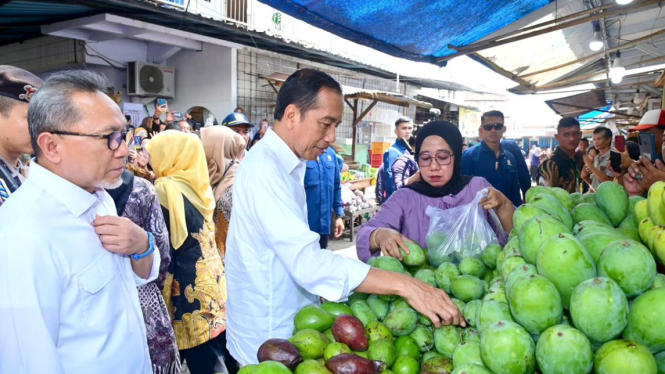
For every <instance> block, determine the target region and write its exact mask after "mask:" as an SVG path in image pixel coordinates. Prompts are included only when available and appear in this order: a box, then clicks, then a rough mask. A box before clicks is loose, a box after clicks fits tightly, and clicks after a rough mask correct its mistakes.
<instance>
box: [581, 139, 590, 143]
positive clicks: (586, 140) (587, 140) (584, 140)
mask: <svg viewBox="0 0 665 374" xmlns="http://www.w3.org/2000/svg"><path fill="white" fill-rule="evenodd" d="M581 142H585V143H588V142H589V139H587V138H582V139H580V143H581Z"/></svg>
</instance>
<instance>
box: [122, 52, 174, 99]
mask: <svg viewBox="0 0 665 374" xmlns="http://www.w3.org/2000/svg"><path fill="white" fill-rule="evenodd" d="M127 95H130V96H159V97H164V98H168V99H172V98H174V97H175V69H174V68H172V67H168V66H161V65H155V64H148V63H145V62H140V61H136V62H129V63H128V64H127Z"/></svg>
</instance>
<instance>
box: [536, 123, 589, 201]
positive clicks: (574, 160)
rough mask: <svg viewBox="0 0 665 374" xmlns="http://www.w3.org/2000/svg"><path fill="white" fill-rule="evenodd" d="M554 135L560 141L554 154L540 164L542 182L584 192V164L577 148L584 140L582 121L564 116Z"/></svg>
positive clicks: (571, 190) (548, 185) (549, 185)
mask: <svg viewBox="0 0 665 374" xmlns="http://www.w3.org/2000/svg"><path fill="white" fill-rule="evenodd" d="M556 131H557V134H556V135H555V136H554V137H555V139H556V140H557V141H558V142H559V146H558V147H556V150H555V151H554V153H552V156H551V157H550V158H548V159H547V160H545V161H543V162H542V163H541V164H540V180H541V184H544V185H545V186H547V187H561V188H563V189H564V190H566V191H568V192H570V193H573V192H582V188H581V183H582V178H581V176H580V172H581V170H582V167H583V166H584V161H583V160H582V157H581V156H579V155H576V154H575V150H576V149H577V147H578V146H579V145H580V140H582V131H580V123H579V122H577V120H576V119H575V118H572V117H564V118H561V120H559V125H558V126H557V128H556Z"/></svg>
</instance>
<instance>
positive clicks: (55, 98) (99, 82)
mask: <svg viewBox="0 0 665 374" xmlns="http://www.w3.org/2000/svg"><path fill="white" fill-rule="evenodd" d="M108 86H109V84H108V81H107V80H106V78H104V77H103V76H101V75H99V74H97V73H93V72H91V71H88V70H65V71H61V72H57V73H55V74H53V75H51V76H49V77H48V79H46V81H45V82H44V85H42V87H41V88H40V89H39V91H37V93H36V94H35V95H34V96H33V97H32V99H30V106H29V107H28V125H29V126H28V128H29V129H30V141H31V142H32V148H33V149H34V150H35V155H37V156H39V155H40V154H41V150H40V149H39V145H38V144H37V139H38V138H39V135H41V134H42V133H45V132H53V131H65V130H67V128H69V127H71V126H72V125H74V124H76V123H78V122H79V121H81V120H82V119H83V118H82V114H81V112H80V110H79V108H78V105H77V104H76V103H75V102H74V101H72V96H73V94H75V93H77V92H89V93H95V92H97V91H100V92H106V88H107V87H108Z"/></svg>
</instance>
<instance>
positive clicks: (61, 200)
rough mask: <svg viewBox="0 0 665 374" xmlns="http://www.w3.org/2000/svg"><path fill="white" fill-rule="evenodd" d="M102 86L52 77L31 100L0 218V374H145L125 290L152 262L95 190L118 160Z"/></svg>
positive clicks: (121, 153)
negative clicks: (31, 155) (12, 188)
mask: <svg viewBox="0 0 665 374" xmlns="http://www.w3.org/2000/svg"><path fill="white" fill-rule="evenodd" d="M107 86H108V84H107V82H106V81H105V80H104V79H103V78H102V77H101V76H99V75H97V74H95V73H92V72H88V71H67V72H61V73H56V74H54V75H52V76H51V77H50V78H49V79H48V80H47V81H46V82H45V83H44V85H43V86H42V88H41V89H40V91H38V92H37V93H36V94H35V95H34V96H33V97H32V99H31V102H30V106H29V109H28V123H29V126H30V139H31V142H32V145H33V149H34V150H35V152H36V159H35V160H33V162H32V166H31V169H30V175H29V176H28V178H27V180H26V181H25V183H24V184H23V185H22V186H21V188H19V189H18V190H17V191H16V193H14V194H13V195H12V198H11V199H9V200H7V202H5V203H4V204H3V206H2V209H0V222H2V225H0V374H23V373H30V374H32V373H54V374H65V373H66V374H79V373H80V374H88V373H96V374H99V373H102V374H103V373H107V374H117V373H141V374H149V373H152V370H151V366H150V356H149V353H148V347H147V343H146V333H145V325H144V322H143V317H142V314H141V309H140V305H139V300H138V294H137V290H136V286H137V285H141V284H145V283H147V282H149V281H152V280H154V279H155V278H156V277H157V272H158V270H159V256H158V255H153V254H152V253H153V251H154V249H155V248H154V241H153V239H152V238H151V234H150V233H146V232H145V231H143V230H142V229H141V228H139V227H138V226H136V225H134V224H133V223H132V222H131V221H129V220H128V219H125V218H120V217H117V215H116V211H115V206H114V203H113V200H112V199H111V197H110V196H109V195H108V194H107V193H106V192H105V191H104V188H115V187H117V186H118V184H119V183H122V180H121V174H122V171H123V166H124V162H125V161H124V160H125V157H127V155H128V154H129V149H128V148H127V145H126V144H125V142H124V140H125V137H126V136H127V135H128V134H127V133H126V132H125V131H126V130H125V125H126V123H125V122H126V121H125V118H124V116H123V115H122V112H121V111H120V109H119V108H118V106H117V105H116V104H115V103H114V102H113V101H112V100H111V99H110V98H109V97H108V96H107V95H106V94H104V93H103V91H102V90H105V88H106V87H107ZM157 253H158V252H157Z"/></svg>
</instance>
